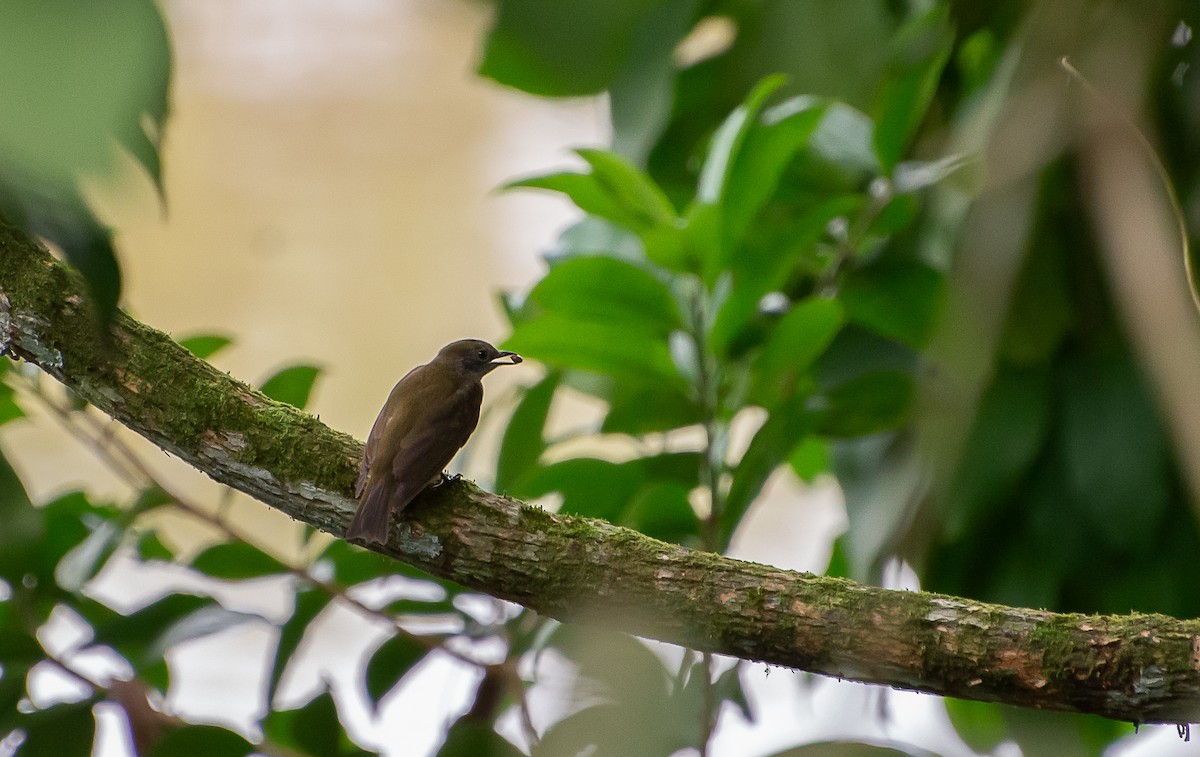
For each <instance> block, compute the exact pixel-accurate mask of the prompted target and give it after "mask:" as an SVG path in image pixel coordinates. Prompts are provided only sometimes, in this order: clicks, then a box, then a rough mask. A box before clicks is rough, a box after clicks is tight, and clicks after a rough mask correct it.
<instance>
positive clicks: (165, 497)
mask: <svg viewBox="0 0 1200 757" xmlns="http://www.w3.org/2000/svg"><path fill="white" fill-rule="evenodd" d="M174 502H175V500H174V499H173V498H172V497H171V495H169V494H167V492H165V491H163V490H162V489H161V488H160V487H158V486H148V487H146V488H145V489H143V490H142V492H141V494H139V495H138V498H137V500H136V501H135V502H134V503H133V511H134V512H135V513H137V514H138V515H141V514H142V513H146V512H149V511H151V510H154V509H156V508H159V507H162V506H164V505H170V504H174Z"/></svg>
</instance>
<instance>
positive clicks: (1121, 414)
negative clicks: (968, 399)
mask: <svg viewBox="0 0 1200 757" xmlns="http://www.w3.org/2000/svg"><path fill="white" fill-rule="evenodd" d="M1060 381H1061V389H1060V392H1059V397H1058V399H1057V402H1058V405H1059V407H1058V413H1059V414H1060V417H1061V420H1060V423H1061V429H1060V430H1059V432H1058V435H1057V437H1058V438H1057V444H1058V449H1059V453H1060V454H1061V455H1062V461H1063V473H1064V475H1065V478H1066V483H1067V487H1068V491H1069V492H1070V497H1071V499H1072V500H1073V501H1074V503H1075V504H1076V506H1077V507H1078V508H1079V511H1080V512H1084V513H1087V514H1088V515H1089V520H1090V522H1091V525H1092V526H1093V527H1094V528H1095V529H1096V533H1098V535H1099V536H1100V537H1102V541H1103V542H1106V543H1107V544H1108V545H1110V546H1111V547H1113V548H1116V549H1118V550H1121V551H1122V552H1124V553H1128V552H1129V551H1133V550H1138V549H1153V548H1154V545H1155V544H1156V543H1157V540H1158V539H1159V538H1160V537H1159V535H1158V534H1159V533H1160V532H1159V523H1160V522H1161V519H1162V517H1163V515H1164V513H1165V512H1167V506H1168V503H1169V501H1170V498H1171V496H1172V494H1171V492H1172V488H1173V487H1174V486H1175V484H1174V482H1173V481H1174V479H1173V475H1172V473H1171V470H1172V468H1171V453H1170V445H1169V444H1168V441H1167V435H1166V431H1165V429H1164V428H1163V426H1162V424H1161V422H1160V421H1159V416H1158V409H1157V408H1156V407H1155V403H1154V399H1153V398H1152V397H1151V395H1150V393H1149V392H1148V391H1147V389H1146V386H1145V383H1144V379H1142V377H1141V375H1139V372H1138V367H1137V364H1136V362H1135V360H1134V357H1133V355H1132V354H1131V353H1129V352H1125V351H1121V352H1114V353H1112V354H1104V355H1088V356H1083V357H1075V358H1074V359H1069V360H1067V361H1066V362H1065V364H1064V366H1063V368H1062V377H1061V379H1060Z"/></svg>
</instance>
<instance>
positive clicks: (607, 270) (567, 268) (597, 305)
mask: <svg viewBox="0 0 1200 757" xmlns="http://www.w3.org/2000/svg"><path fill="white" fill-rule="evenodd" d="M529 301H530V302H534V303H537V304H538V305H541V306H542V307H543V308H545V309H546V310H547V311H549V312H551V313H554V314H556V315H561V316H563V317H564V318H570V319H574V320H579V321H593V322H601V323H607V324H612V325H617V324H620V325H623V326H624V327H625V328H628V329H632V330H633V331H635V332H648V333H650V334H656V335H665V334H668V333H670V332H671V331H672V330H674V329H677V328H680V327H681V325H682V322H681V320H680V317H679V310H678V308H677V307H676V305H675V299H674V297H673V296H672V295H671V290H670V289H668V288H667V285H666V284H664V283H663V282H662V281H660V280H659V279H658V278H656V277H655V276H653V275H651V274H650V273H648V272H647V271H646V270H645V269H643V268H641V267H639V266H636V265H633V264H631V263H626V262H624V261H621V260H617V259H615V258H608V257H600V256H593V257H577V258H572V259H570V260H566V261H564V262H562V263H559V264H558V265H555V266H554V267H553V268H551V269H550V271H549V273H547V274H546V276H545V277H544V278H543V279H542V280H541V281H539V282H538V283H537V285H536V286H535V287H534V288H533V290H532V291H531V292H530V293H529Z"/></svg>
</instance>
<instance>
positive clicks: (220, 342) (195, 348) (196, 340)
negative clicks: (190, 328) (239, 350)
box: [179, 334, 233, 360]
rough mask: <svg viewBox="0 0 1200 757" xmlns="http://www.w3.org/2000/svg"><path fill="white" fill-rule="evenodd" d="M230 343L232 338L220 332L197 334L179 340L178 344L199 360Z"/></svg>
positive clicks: (206, 357) (215, 352)
mask: <svg viewBox="0 0 1200 757" xmlns="http://www.w3.org/2000/svg"><path fill="white" fill-rule="evenodd" d="M232 343H233V339H232V338H230V337H227V336H223V335H221V334H199V335H197V336H192V337H188V338H187V339H180V340H179V346H181V347H183V348H184V349H185V350H187V351H188V352H190V353H192V354H193V355H195V356H196V357H198V358H200V359H201V360H208V359H209V358H210V357H212V356H213V355H215V354H217V353H218V352H220V351H221V350H223V349H225V348H226V347H228V346H229V345H230V344H232Z"/></svg>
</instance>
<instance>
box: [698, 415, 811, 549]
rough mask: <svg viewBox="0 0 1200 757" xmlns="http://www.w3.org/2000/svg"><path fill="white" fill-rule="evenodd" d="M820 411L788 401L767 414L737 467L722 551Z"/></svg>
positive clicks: (724, 514) (723, 521)
mask: <svg viewBox="0 0 1200 757" xmlns="http://www.w3.org/2000/svg"><path fill="white" fill-rule="evenodd" d="M815 422H816V414H815V413H813V412H812V411H810V410H808V409H807V408H806V407H805V406H804V403H803V402H802V401H799V400H793V401H791V402H785V403H783V404H782V405H780V406H779V407H777V408H776V409H774V410H773V411H772V412H771V414H770V415H769V416H768V417H767V420H766V422H765V423H763V425H762V427H761V428H759V430H758V431H757V432H756V433H755V434H754V438H752V439H751V440H750V446H749V447H747V448H746V452H745V454H743V455H742V459H741V460H740V461H738V464H737V468H735V469H734V471H733V482H732V483H731V484H730V486H729V494H728V495H727V496H726V497H725V506H724V509H723V510H722V511H721V514H720V518H719V520H718V526H719V533H720V538H721V541H720V545H719V546H720V547H721V550H720V551H724V547H725V546H726V545H728V544H729V540H730V539H731V538H733V533H734V531H735V530H737V527H738V524H739V523H740V522H741V520H742V516H743V515H745V514H746V511H747V510H748V509H749V508H750V505H751V503H753V502H754V499H755V498H756V497H758V494H759V492H761V491H762V488H763V485H764V484H765V483H766V482H767V479H768V478H769V477H770V476H771V473H772V472H774V470H775V469H776V468H777V467H778V466H779V465H781V464H782V463H783V462H784V461H786V460H787V459H788V456H789V455H790V454H791V452H792V450H793V449H794V448H795V446H796V445H797V444H798V443H799V442H800V440H801V439H803V438H804V437H805V436H807V435H808V434H809V433H811V432H812V430H813V426H814V425H815Z"/></svg>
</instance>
